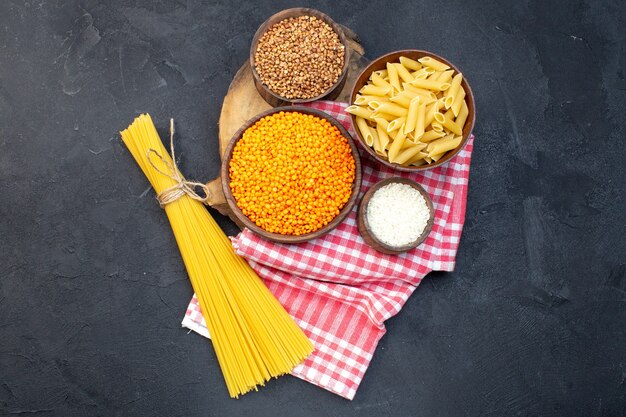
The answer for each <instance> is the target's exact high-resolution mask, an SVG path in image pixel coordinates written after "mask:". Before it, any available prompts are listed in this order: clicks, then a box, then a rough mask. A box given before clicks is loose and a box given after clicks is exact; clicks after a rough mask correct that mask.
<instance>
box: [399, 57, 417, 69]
mask: <svg viewBox="0 0 626 417" xmlns="http://www.w3.org/2000/svg"><path fill="white" fill-rule="evenodd" d="M400 63H401V64H402V65H404V66H405V67H406V68H408V69H410V70H413V71H417V70H420V69H422V64H420V63H419V62H417V61H416V60H414V59H411V58H408V57H406V56H401V57H400Z"/></svg>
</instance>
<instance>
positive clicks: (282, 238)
mask: <svg viewBox="0 0 626 417" xmlns="http://www.w3.org/2000/svg"><path fill="white" fill-rule="evenodd" d="M281 111H283V112H298V113H305V114H311V115H313V116H317V117H319V118H322V119H326V120H328V121H329V122H330V123H331V124H332V125H333V126H335V127H337V129H339V131H340V132H341V134H342V135H343V136H344V137H345V138H346V139H347V140H348V144H349V145H350V149H351V150H352V157H353V158H354V163H355V175H354V182H353V183H352V194H351V195H350V198H349V199H348V202H347V203H346V205H345V206H343V208H342V209H341V211H340V212H339V214H338V215H337V217H335V218H334V219H333V220H332V221H331V222H330V223H328V224H327V225H326V226H324V227H322V228H321V229H318V230H316V231H314V232H311V233H307V234H305V235H299V236H294V235H281V234H279V233H270V232H268V231H266V230H264V229H262V228H261V227H259V226H257V225H256V224H255V223H254V222H253V221H252V220H250V219H249V218H248V217H247V216H246V215H244V214H243V213H242V211H241V209H240V208H239V207H238V206H237V202H236V201H235V197H234V196H233V193H232V191H231V189H230V175H229V172H228V168H229V166H230V160H231V158H232V156H233V149H234V148H235V144H236V143H237V141H238V140H239V139H241V136H242V135H243V132H245V130H246V129H248V128H249V127H250V126H252V125H253V124H255V123H256V122H257V121H259V120H260V119H262V118H263V117H265V116H269V115H271V114H274V113H278V112H281ZM221 175H222V189H223V190H224V196H226V201H227V202H228V206H229V207H230V209H231V210H232V212H233V213H234V214H235V216H236V217H237V219H239V220H240V221H241V223H243V224H244V225H245V226H246V227H247V228H248V229H250V230H252V231H253V232H255V233H257V234H258V235H260V236H262V237H263V238H265V239H268V240H272V241H274V242H280V243H301V242H306V241H307V240H311V239H315V238H317V237H319V236H321V235H323V234H325V233H327V232H329V231H331V230H332V229H334V228H335V227H337V226H338V225H339V223H341V221H342V220H343V219H344V218H345V217H346V216H347V215H348V213H350V210H352V208H353V207H354V204H355V203H356V199H357V197H358V195H359V190H360V189H361V160H360V159H359V152H358V149H357V146H356V144H355V143H354V139H352V136H350V134H349V133H348V131H347V130H346V129H345V128H344V127H343V126H342V125H341V123H339V122H338V121H337V120H335V119H334V118H332V117H331V116H329V115H328V114H326V113H324V112H322V111H320V110H317V109H311V108H308V107H303V106H289V107H277V108H274V109H269V110H266V111H264V112H262V113H259V114H257V115H256V116H255V117H253V118H252V119H250V120H248V121H247V122H246V123H245V124H244V125H243V126H241V128H240V129H239V130H238V131H237V132H236V133H235V134H234V135H233V138H232V139H231V140H230V142H228V145H227V146H226V150H225V152H224V156H223V157H222V168H221Z"/></svg>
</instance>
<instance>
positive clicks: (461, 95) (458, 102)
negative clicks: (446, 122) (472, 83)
mask: <svg viewBox="0 0 626 417" xmlns="http://www.w3.org/2000/svg"><path fill="white" fill-rule="evenodd" d="M463 103H465V89H464V88H463V87H461V88H459V92H458V93H457V94H456V97H454V103H452V107H450V110H452V113H453V114H454V117H457V116H458V115H459V110H461V106H462V105H463Z"/></svg>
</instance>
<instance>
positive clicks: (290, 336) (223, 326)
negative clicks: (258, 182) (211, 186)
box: [121, 114, 313, 398]
mask: <svg viewBox="0 0 626 417" xmlns="http://www.w3.org/2000/svg"><path fill="white" fill-rule="evenodd" d="M121 134H122V140H123V141H124V143H125V144H126V146H127V147H128V149H129V150H130V152H131V153H132V155H133V157H134V158H135V160H136V161H137V163H138V164H139V166H140V167H141V169H142V170H143V172H144V174H145V175H146V177H147V178H148V180H149V181H150V183H151V184H152V187H153V188H154V190H155V191H156V193H157V195H159V194H161V193H162V192H163V191H164V190H168V189H171V188H172V187H174V188H176V187H175V186H177V185H180V184H181V182H180V179H181V178H182V175H181V174H180V172H179V171H178V169H177V168H176V165H175V164H173V163H172V158H171V157H170V155H169V154H168V153H167V152H166V150H165V148H164V147H163V144H162V143H161V139H160V138H159V135H158V133H157V131H156V129H155V127H154V124H153V123H152V119H151V118H150V115H147V114H144V115H141V116H139V117H138V118H136V119H135V121H134V122H133V124H131V125H130V126H129V127H128V129H126V130H124V131H123V132H121ZM177 175H178V176H179V177H178V180H177V179H176V177H177ZM170 200H172V201H168V202H167V204H163V200H161V202H162V205H164V208H165V212H166V213H167V217H168V218H169V220H170V224H171V226H172V230H173V231H174V236H175V237H176V242H177V243H178V247H179V249H180V252H181V254H182V257H183V261H184V262H185V266H186V267H187V272H188V274H189V278H190V280H191V284H192V285H193V289H194V290H195V292H196V295H197V297H198V300H199V302H200V306H201V307H202V313H203V315H204V319H205V321H206V323H207V326H208V328H209V332H210V334H211V339H212V340H213V346H214V347H215V352H216V355H217V358H218V361H219V363H220V367H221V369H222V373H223V375H224V380H225V381H226V386H227V387H228V392H229V394H230V396H231V397H233V398H237V397H238V396H239V395H240V394H244V393H246V392H248V391H250V390H252V389H254V390H257V389H258V388H257V386H258V385H264V383H265V381H267V380H269V379H270V378H271V377H278V376H280V375H283V374H285V373H288V372H290V371H291V370H292V369H293V367H294V366H295V365H297V364H298V363H300V362H302V361H303V360H304V359H305V358H306V357H307V356H308V355H309V354H310V353H311V352H312V351H313V345H312V344H311V342H310V341H309V340H308V339H307V337H306V336H305V335H304V333H303V332H302V330H301V329H300V328H299V327H298V326H297V324H296V323H295V322H294V321H293V319H292V318H291V317H290V316H289V314H288V313H287V312H286V311H285V310H284V308H283V307H282V306H281V305H280V303H279V302H278V301H277V300H276V299H275V298H274V296H273V295H272V293H270V291H269V290H268V289H267V287H266V286H265V285H264V284H263V282H262V281H261V280H260V278H259V277H258V276H257V275H256V273H255V272H254V271H253V270H252V268H250V266H249V265H248V264H247V263H246V261H245V260H243V259H242V258H241V257H239V256H238V255H237V254H235V252H234V250H233V248H232V246H231V244H230V241H229V240H228V238H227V237H226V235H225V234H224V232H222V230H221V229H220V228H219V226H218V225H217V223H216V222H215V220H213V218H212V217H211V215H210V214H209V212H208V211H207V210H206V208H205V207H204V205H203V204H202V203H201V202H200V201H197V200H196V199H194V198H192V197H191V196H190V195H188V194H186V193H184V192H183V193H180V195H178V196H175V197H174V198H173V199H172V198H170Z"/></svg>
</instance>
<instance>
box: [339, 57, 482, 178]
mask: <svg viewBox="0 0 626 417" xmlns="http://www.w3.org/2000/svg"><path fill="white" fill-rule="evenodd" d="M411 54H413V55H415V54H421V55H423V56H425V55H428V56H431V57H433V58H436V59H437V60H440V61H442V62H443V63H445V64H447V65H449V66H450V68H452V69H453V70H455V71H456V72H457V73H463V72H462V71H460V70H459V68H457V66H456V65H454V64H453V63H452V62H450V61H448V60H447V59H446V58H444V57H442V56H440V55H438V54H436V53H434V52H430V51H426V50H422V49H400V50H397V51H392V52H389V53H386V54H384V55H381V56H379V57H378V58H375V59H373V60H372V61H371V62H370V63H369V64H368V65H367V67H365V68H364V69H363V70H362V71H361V72H360V73H359V75H358V76H357V77H356V78H355V80H354V84H353V85H352V91H351V93H350V102H349V103H348V105H352V104H353V103H354V98H355V97H356V95H357V94H358V90H357V83H358V81H359V80H360V79H361V77H363V76H364V75H365V74H367V76H368V78H369V75H371V73H372V72H374V70H373V69H372V68H373V67H374V66H375V65H377V64H379V63H380V62H383V61H384V62H390V61H391V59H392V58H393V59H394V60H395V56H396V55H397V56H398V57H399V56H409V55H411ZM409 57H410V56H409ZM461 86H463V88H464V89H465V98H466V100H468V101H469V102H471V108H472V109H473V111H472V113H471V114H470V115H469V116H470V117H468V121H467V122H469V123H470V124H469V129H468V133H467V134H466V135H463V139H462V140H461V143H460V144H459V146H457V147H456V148H455V149H453V150H451V151H448V152H447V153H446V154H445V155H444V156H443V157H442V158H441V159H440V160H438V161H436V162H433V163H432V164H425V165H420V166H402V165H399V164H395V163H393V162H389V161H388V160H386V159H383V158H381V157H380V156H379V155H378V154H376V152H374V150H373V149H372V148H370V147H369V146H367V144H366V143H365V141H364V140H363V136H362V135H361V132H359V129H354V130H355V132H356V137H357V142H358V143H359V144H360V145H361V147H362V148H363V149H364V150H365V152H367V154H368V155H369V156H371V157H372V158H374V160H376V161H377V162H380V163H381V164H383V165H385V166H387V167H389V168H392V169H395V170H398V171H403V172H420V171H427V170H429V169H433V168H437V167H439V166H441V165H444V164H445V163H447V162H448V161H449V160H451V159H452V158H454V157H455V156H456V155H457V154H458V153H459V152H460V151H461V149H463V148H464V147H465V145H466V144H467V141H468V140H469V138H470V136H472V131H473V130H474V124H475V122H476V102H475V101H474V93H473V91H472V88H471V87H470V85H469V82H468V81H467V78H465V74H464V75H463V81H462V82H461ZM469 104H470V103H468V107H469ZM350 120H351V121H352V125H353V126H356V116H355V115H353V114H350ZM467 122H466V123H467Z"/></svg>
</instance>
